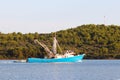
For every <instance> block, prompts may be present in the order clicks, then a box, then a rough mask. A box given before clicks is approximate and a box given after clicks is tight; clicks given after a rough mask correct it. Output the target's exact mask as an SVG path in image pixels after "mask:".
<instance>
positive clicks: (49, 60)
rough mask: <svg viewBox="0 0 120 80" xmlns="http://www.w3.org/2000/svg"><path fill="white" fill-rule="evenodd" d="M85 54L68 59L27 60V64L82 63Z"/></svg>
mask: <svg viewBox="0 0 120 80" xmlns="http://www.w3.org/2000/svg"><path fill="white" fill-rule="evenodd" d="M84 55H85V54H81V55H77V56H74V57H68V58H53V59H42V58H28V59H27V62H28V63H54V62H80V61H82V59H83V57H84Z"/></svg>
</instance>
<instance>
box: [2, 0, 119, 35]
mask: <svg viewBox="0 0 120 80" xmlns="http://www.w3.org/2000/svg"><path fill="white" fill-rule="evenodd" d="M104 16H105V18H104ZM104 22H105V24H115V25H120V0H0V32H2V33H11V32H22V33H29V32H31V33H34V32H38V33H48V32H54V31H58V30H62V29H67V28H71V27H76V26H79V25H82V24H104Z"/></svg>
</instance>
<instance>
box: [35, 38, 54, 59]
mask: <svg viewBox="0 0 120 80" xmlns="http://www.w3.org/2000/svg"><path fill="white" fill-rule="evenodd" d="M34 42H35V43H37V44H39V45H40V46H42V47H43V48H44V50H45V51H46V52H47V53H48V54H47V56H48V58H53V57H55V54H54V53H53V52H52V51H50V49H49V48H48V47H47V46H46V45H45V44H44V43H41V42H39V41H38V40H37V39H35V40H34Z"/></svg>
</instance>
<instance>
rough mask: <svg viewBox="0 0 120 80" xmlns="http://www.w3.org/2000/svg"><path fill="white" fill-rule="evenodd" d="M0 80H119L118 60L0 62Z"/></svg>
mask: <svg viewBox="0 0 120 80" xmlns="http://www.w3.org/2000/svg"><path fill="white" fill-rule="evenodd" d="M0 80H120V60H83V61H82V62H79V63H14V60H0Z"/></svg>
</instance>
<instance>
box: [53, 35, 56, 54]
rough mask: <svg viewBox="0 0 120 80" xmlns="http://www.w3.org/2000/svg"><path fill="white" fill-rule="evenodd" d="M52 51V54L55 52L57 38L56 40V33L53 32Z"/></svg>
mask: <svg viewBox="0 0 120 80" xmlns="http://www.w3.org/2000/svg"><path fill="white" fill-rule="evenodd" d="M53 53H54V54H56V53H57V40H56V33H55V37H54V38H53Z"/></svg>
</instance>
